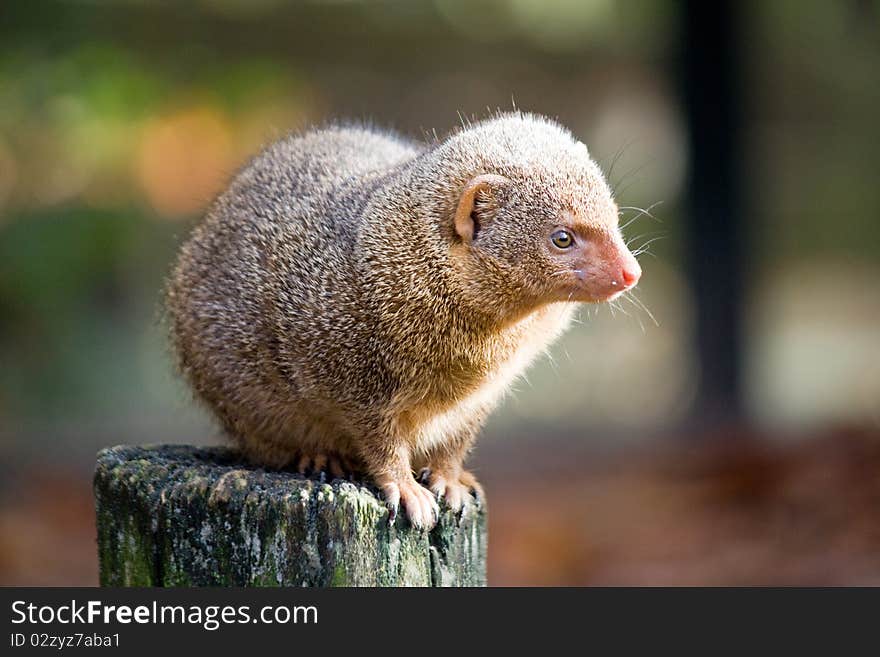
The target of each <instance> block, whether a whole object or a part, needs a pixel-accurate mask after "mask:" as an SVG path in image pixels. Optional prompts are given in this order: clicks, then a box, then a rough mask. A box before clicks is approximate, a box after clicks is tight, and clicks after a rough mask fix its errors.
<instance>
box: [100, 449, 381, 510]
mask: <svg viewBox="0 0 880 657" xmlns="http://www.w3.org/2000/svg"><path fill="white" fill-rule="evenodd" d="M97 460H98V462H97V470H96V477H101V476H102V475H106V474H109V473H110V472H111V471H114V472H115V473H116V476H119V475H121V474H123V472H124V476H125V477H126V478H127V479H128V480H129V483H131V484H134V483H135V482H136V481H141V482H142V483H143V484H145V487H146V488H147V489H150V488H155V487H157V486H159V485H161V486H162V487H163V488H167V487H169V486H176V485H183V486H187V487H190V486H192V487H194V488H197V489H201V488H203V486H208V487H210V488H212V489H213V490H212V491H211V495H212V497H215V498H216V497H218V496H219V497H237V496H239V495H241V494H244V495H247V494H258V495H260V496H266V497H270V498H278V499H280V498H284V497H290V496H291V495H299V496H301V497H311V496H312V495H313V494H315V493H317V492H320V491H322V490H323V492H325V493H326V494H328V495H331V496H333V495H342V496H344V497H351V496H354V497H357V498H358V502H360V503H361V504H368V505H374V506H375V507H376V511H377V512H379V513H382V512H384V513H385V514H386V515H387V513H388V511H387V509H386V508H385V505H384V503H383V502H382V500H381V498H380V496H379V492H378V490H377V489H376V488H375V487H373V486H371V485H369V484H366V483H363V482H356V481H347V480H340V479H335V480H332V481H329V480H327V481H324V480H319V479H317V478H312V477H305V476H303V475H301V474H299V473H297V472H293V471H289V470H265V469H263V468H261V467H259V466H255V465H253V464H252V463H249V462H248V461H247V460H245V458H244V457H243V456H242V455H241V454H240V453H239V452H238V451H237V450H235V449H232V448H230V447H222V446H206V447H196V446H193V445H145V446H134V445H119V446H117V447H108V448H106V449H103V450H101V451H100V452H99V453H98V459H97Z"/></svg>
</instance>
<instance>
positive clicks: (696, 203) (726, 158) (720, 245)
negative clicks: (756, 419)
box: [680, 0, 744, 423]
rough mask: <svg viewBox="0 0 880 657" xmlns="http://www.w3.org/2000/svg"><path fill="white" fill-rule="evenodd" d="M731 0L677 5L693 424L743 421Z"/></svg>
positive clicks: (737, 109)
mask: <svg viewBox="0 0 880 657" xmlns="http://www.w3.org/2000/svg"><path fill="white" fill-rule="evenodd" d="M740 7H741V5H740V4H739V3H737V2H736V1H735V0H720V1H718V2H699V1H698V0H686V1H685V2H684V3H683V5H682V11H683V14H682V28H683V29H682V52H681V60H680V66H681V81H682V84H683V97H684V101H685V108H686V114H687V123H688V136H689V140H690V171H689V184H688V207H687V227H688V242H689V246H688V254H689V262H688V267H689V272H688V273H689V278H690V283H691V285H692V286H693V290H694V293H695V297H696V303H697V308H696V320H697V325H696V350H697V356H698V359H699V374H700V388H699V394H698V398H697V406H696V408H695V413H697V414H698V418H697V419H698V420H701V421H702V420H707V421H709V422H712V423H716V422H727V421H732V420H735V419H737V418H739V417H741V416H742V413H743V404H742V394H741V385H742V380H741V379H742V377H741V364H742V335H741V333H742V332H741V326H742V311H743V248H744V244H743V241H744V239H743V238H744V236H743V218H742V215H741V211H742V179H741V176H742V169H741V159H740V158H741V137H742V134H741V132H742V130H741V129H742V102H743V101H742V96H741V94H740V79H739V65H740V63H741V61H742V57H741V51H740V49H741V46H742V42H741V36H740V31H739V27H740V23H739V20H738V19H739V16H738V15H737V14H738V11H737V10H738V9H740Z"/></svg>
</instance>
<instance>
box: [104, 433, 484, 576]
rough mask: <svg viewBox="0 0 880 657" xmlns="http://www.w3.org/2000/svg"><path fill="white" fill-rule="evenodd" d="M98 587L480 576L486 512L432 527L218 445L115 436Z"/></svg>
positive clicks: (355, 491)
mask: <svg viewBox="0 0 880 657" xmlns="http://www.w3.org/2000/svg"><path fill="white" fill-rule="evenodd" d="M95 504H96V510H97V524H98V557H99V561H100V568H101V585H102V586H213V585H221V586H484V585H485V583H486V515H485V512H484V511H483V510H482V509H478V508H477V507H476V505H475V504H473V503H470V504H468V505H467V506H466V507H465V510H464V512H463V513H462V514H461V515H456V514H454V513H453V512H452V511H450V510H448V509H444V511H443V514H442V517H441V519H440V522H439V523H438V525H437V527H435V528H434V529H433V530H432V531H431V532H430V533H427V532H423V531H418V530H415V529H413V528H412V527H410V526H409V524H408V523H407V522H406V520H405V519H404V518H403V517H402V516H403V514H401V517H399V518H398V519H397V520H396V522H395V523H394V524H393V525H390V526H389V524H388V511H387V509H386V508H385V505H384V504H383V503H382V501H381V500H380V499H379V497H378V495H377V493H376V491H375V490H374V489H373V488H371V487H367V486H364V485H360V484H355V483H352V482H347V481H333V482H331V483H321V482H318V481H316V480H314V479H306V478H303V477H301V476H299V475H295V474H291V473H288V472H266V471H264V470H261V469H259V468H254V467H253V466H250V465H248V464H246V463H244V462H243V461H241V459H240V457H239V456H238V454H237V453H236V452H235V451H233V450H231V449H227V448H223V447H209V448H198V447H190V446H186V445H159V446H152V447H130V446H120V447H111V448H109V449H105V450H102V451H101V452H100V453H99V454H98V465H97V469H96V470H95Z"/></svg>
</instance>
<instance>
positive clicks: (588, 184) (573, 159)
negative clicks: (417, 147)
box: [444, 113, 642, 306]
mask: <svg viewBox="0 0 880 657" xmlns="http://www.w3.org/2000/svg"><path fill="white" fill-rule="evenodd" d="M444 147H445V148H447V149H448V153H447V158H448V161H451V162H454V163H455V166H454V167H453V169H454V170H455V175H457V176H458V178H457V180H458V181H459V184H458V185H455V187H456V190H457V195H456V197H455V198H454V199H453V200H452V203H451V205H453V206H454V208H453V211H452V213H451V216H450V217H449V219H450V221H451V224H452V231H451V233H450V234H451V235H452V239H453V247H452V254H453V256H452V257H453V260H454V263H455V265H456V266H457V267H458V268H459V269H460V270H462V271H463V272H464V273H465V279H466V280H468V281H471V282H473V281H479V282H480V283H482V284H480V285H477V286H476V287H477V288H478V289H479V290H481V291H483V292H485V291H487V290H488V291H496V292H497V293H499V294H502V293H503V294H506V295H507V296H508V297H511V296H512V297H515V298H516V301H515V305H522V306H529V305H531V306H534V305H540V304H542V303H551V302H555V301H583V302H590V303H598V302H602V301H608V300H611V299H614V298H615V297H617V296H619V295H621V294H622V293H623V292H625V291H626V290H628V289H631V288H632V287H634V286H635V285H636V283H637V282H638V280H639V277H640V276H641V273H642V272H641V268H640V267H639V263H638V262H637V260H636V258H635V257H634V256H633V254H632V253H631V252H630V250H629V249H628V248H627V246H626V244H625V243H624V241H623V238H622V236H621V232H620V229H619V227H618V208H617V205H616V203H615V202H614V199H613V198H612V194H611V190H610V189H609V187H608V185H607V183H606V182H605V178H604V176H603V175H602V172H601V171H600V170H599V167H598V166H597V165H596V163H595V162H593V160H592V159H591V158H590V156H589V153H588V151H587V147H586V146H585V145H584V144H583V143H581V142H578V141H577V140H575V139H574V138H573V137H572V136H571V134H570V133H569V132H568V131H566V130H565V129H563V128H562V127H560V126H559V125H558V124H555V123H553V122H550V121H548V120H546V119H544V118H541V117H536V116H534V115H526V114H519V113H517V114H508V115H502V116H499V117H497V118H494V119H491V120H489V121H486V122H484V123H481V124H477V125H474V126H471V127H470V128H468V129H466V130H462V131H460V132H458V133H457V134H455V135H453V136H452V137H450V138H449V139H448V140H447V143H446V144H445V145H444ZM508 301H510V299H508ZM487 302H488V300H487Z"/></svg>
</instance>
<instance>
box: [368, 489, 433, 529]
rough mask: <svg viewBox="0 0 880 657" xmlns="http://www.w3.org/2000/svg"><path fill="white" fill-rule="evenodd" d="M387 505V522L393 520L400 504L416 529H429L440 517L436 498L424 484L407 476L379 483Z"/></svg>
mask: <svg viewBox="0 0 880 657" xmlns="http://www.w3.org/2000/svg"><path fill="white" fill-rule="evenodd" d="M380 488H381V489H382V493H383V495H384V496H385V503H386V504H387V505H388V512H389V517H388V520H389V522H392V523H393V522H394V520H395V518H396V517H397V511H398V509H399V508H400V505H401V504H403V508H404V509H405V510H406V517H407V518H409V521H410V523H411V524H412V526H413V527H416V528H417V529H431V528H433V527H434V525H436V524H437V520H438V518H439V517H440V507H439V506H438V505H437V500H436V499H434V496H433V495H431V493H430V491H428V489H427V488H425V487H424V486H421V485H419V483H418V482H417V481H416V480H415V479H413V478H412V476H408V477H406V478H404V479H401V480H399V481H388V482H385V483H383V484H380Z"/></svg>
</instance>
